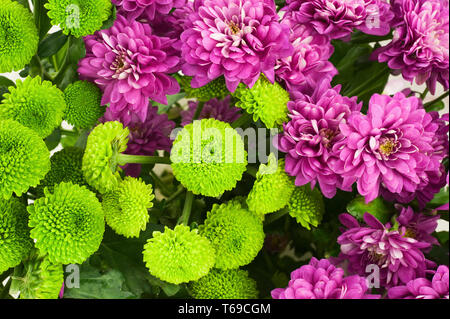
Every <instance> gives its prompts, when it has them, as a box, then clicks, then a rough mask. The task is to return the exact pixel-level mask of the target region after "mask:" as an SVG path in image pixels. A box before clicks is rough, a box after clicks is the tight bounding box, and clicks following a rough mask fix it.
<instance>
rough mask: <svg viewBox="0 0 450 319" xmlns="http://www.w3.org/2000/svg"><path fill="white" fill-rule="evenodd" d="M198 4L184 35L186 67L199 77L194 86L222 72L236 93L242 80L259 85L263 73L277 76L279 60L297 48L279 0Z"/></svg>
mask: <svg viewBox="0 0 450 319" xmlns="http://www.w3.org/2000/svg"><path fill="white" fill-rule="evenodd" d="M194 6H195V12H193V13H191V14H190V15H189V16H188V18H187V20H186V23H185V28H186V29H185V31H184V32H183V33H182V34H181V40H182V42H183V45H182V58H183V59H184V64H183V66H182V70H183V73H184V74H185V75H189V76H193V79H192V83H191V85H192V87H193V88H198V87H201V86H204V85H206V84H207V83H209V82H211V81H212V80H214V79H216V78H218V77H219V76H221V75H224V76H225V81H226V84H227V87H228V89H229V90H230V92H234V91H235V90H236V88H237V86H238V85H239V83H241V82H242V83H244V84H246V85H247V86H249V87H253V85H254V84H255V82H256V81H257V80H258V78H259V76H260V74H261V73H264V75H265V76H266V77H267V78H268V79H269V81H270V82H272V83H273V82H274V81H275V65H276V62H277V60H278V59H280V58H284V57H287V56H289V55H291V54H292V50H293V48H292V46H291V44H290V43H289V27H288V26H287V25H285V24H281V23H279V21H278V20H279V17H278V14H277V11H276V7H275V2H274V1H273V0H263V1H262V0H203V1H198V2H195V4H194Z"/></svg>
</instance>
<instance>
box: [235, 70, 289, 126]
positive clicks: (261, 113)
mask: <svg viewBox="0 0 450 319" xmlns="http://www.w3.org/2000/svg"><path fill="white" fill-rule="evenodd" d="M233 95H234V97H236V98H237V99H238V100H239V101H238V102H237V103H236V106H237V107H240V108H242V109H245V110H246V111H247V112H248V113H250V114H253V121H255V122H256V121H258V119H261V121H262V122H263V123H264V124H265V125H266V126H267V127H268V128H274V127H277V126H278V125H281V124H282V123H283V122H286V121H287V120H288V118H287V113H288V109H287V103H288V102H289V93H288V92H287V91H286V90H285V89H283V88H282V87H281V85H279V84H278V83H276V82H275V83H274V84H272V83H270V82H269V81H268V80H267V78H266V77H264V76H261V77H260V78H259V79H258V81H256V83H255V85H254V86H253V87H252V88H251V89H249V88H248V87H246V86H245V85H244V84H242V83H241V84H240V85H239V86H238V88H237V89H236V91H235V92H234V94H233Z"/></svg>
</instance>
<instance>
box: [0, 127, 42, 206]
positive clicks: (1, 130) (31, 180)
mask: <svg viewBox="0 0 450 319" xmlns="http://www.w3.org/2000/svg"><path fill="white" fill-rule="evenodd" d="M49 169H50V152H49V150H48V149H47V146H46V145H45V143H44V141H43V140H42V139H41V138H40V137H39V136H38V135H37V133H36V132H35V131H33V130H31V129H29V128H27V127H25V126H23V125H21V124H19V123H17V122H16V121H12V120H5V121H1V120H0V201H1V200H2V199H8V198H10V197H11V196H12V194H13V193H15V194H16V195H17V196H21V195H22V194H23V193H26V192H27V191H28V189H29V188H30V187H36V186H37V185H38V184H39V182H40V181H41V180H42V179H43V178H44V176H45V174H47V172H48V171H49Z"/></svg>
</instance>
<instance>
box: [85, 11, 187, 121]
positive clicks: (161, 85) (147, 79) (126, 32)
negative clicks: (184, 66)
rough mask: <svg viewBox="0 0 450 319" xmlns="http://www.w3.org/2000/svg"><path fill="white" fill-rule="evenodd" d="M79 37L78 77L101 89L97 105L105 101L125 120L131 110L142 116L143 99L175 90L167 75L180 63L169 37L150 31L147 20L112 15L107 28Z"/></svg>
mask: <svg viewBox="0 0 450 319" xmlns="http://www.w3.org/2000/svg"><path fill="white" fill-rule="evenodd" d="M84 40H85V44H86V57H85V58H83V59H81V60H80V62H79V68H78V72H79V73H80V78H81V79H84V80H88V81H92V82H95V83H96V84H97V85H98V86H99V87H100V88H101V89H102V90H103V98H102V104H104V105H106V104H109V112H110V113H111V114H113V116H114V117H115V118H120V119H121V121H122V122H123V123H124V124H125V125H127V124H128V123H130V121H131V118H132V115H133V114H136V115H137V116H138V118H139V119H140V120H141V121H145V119H146V117H147V109H148V104H149V99H152V100H154V101H156V102H159V103H167V98H166V95H167V94H169V95H170V94H176V93H178V92H179V90H180V87H179V85H178V82H177V80H176V79H174V78H173V77H171V76H169V75H168V74H169V73H173V72H176V71H177V70H178V65H179V62H180V59H179V58H178V57H177V56H176V55H175V53H176V51H175V50H174V49H173V47H172V44H173V43H174V40H171V39H168V38H162V37H158V36H155V35H152V32H151V29H150V27H149V26H148V25H147V24H142V23H140V22H137V21H128V20H127V19H125V18H124V17H122V16H118V17H117V19H116V21H115V22H114V25H113V26H112V27H111V28H110V29H107V30H102V31H98V32H96V33H95V34H94V35H92V36H87V37H85V39H84Z"/></svg>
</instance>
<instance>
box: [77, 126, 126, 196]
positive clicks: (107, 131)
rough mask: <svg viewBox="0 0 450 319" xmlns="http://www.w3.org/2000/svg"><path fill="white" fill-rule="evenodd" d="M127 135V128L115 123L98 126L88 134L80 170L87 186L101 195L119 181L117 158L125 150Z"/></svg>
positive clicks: (114, 186) (115, 185)
mask: <svg viewBox="0 0 450 319" xmlns="http://www.w3.org/2000/svg"><path fill="white" fill-rule="evenodd" d="M128 134H129V131H128V128H126V127H125V128H124V127H123V125H122V123H120V122H117V121H113V122H106V123H104V124H99V125H97V126H96V127H95V128H94V130H93V131H92V132H91V134H89V137H88V140H87V145H86V150H85V152H84V156H83V166H82V169H83V173H84V177H85V179H86V181H87V182H88V183H89V185H91V186H92V187H94V188H95V189H96V190H97V191H99V192H100V193H101V194H105V193H107V192H110V191H112V190H113V189H114V188H116V187H117V186H118V185H119V182H120V181H121V177H120V174H119V171H118V169H119V168H118V164H117V156H118V154H120V153H122V152H124V151H125V150H126V149H127V143H128Z"/></svg>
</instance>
